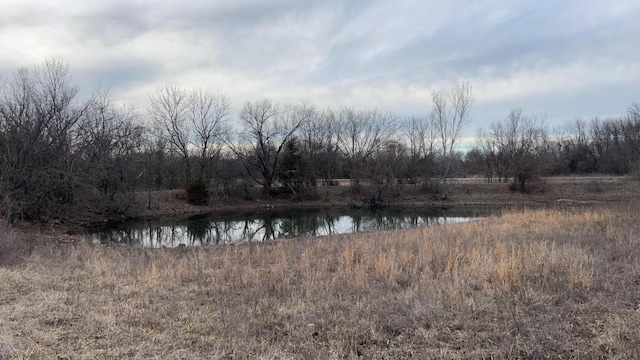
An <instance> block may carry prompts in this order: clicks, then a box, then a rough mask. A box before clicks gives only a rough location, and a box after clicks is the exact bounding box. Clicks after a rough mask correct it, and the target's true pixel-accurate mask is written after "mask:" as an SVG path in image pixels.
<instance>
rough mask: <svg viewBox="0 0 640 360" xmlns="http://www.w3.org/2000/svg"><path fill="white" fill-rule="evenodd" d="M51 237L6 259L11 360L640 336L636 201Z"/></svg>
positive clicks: (635, 340) (587, 350)
mask: <svg viewBox="0 0 640 360" xmlns="http://www.w3.org/2000/svg"><path fill="white" fill-rule="evenodd" d="M20 236H23V237H25V236H26V235H20V234H19V233H16V232H11V233H8V234H5V236H3V237H2V240H1V241H0V244H1V245H0V246H3V247H5V248H6V247H15V244H14V242H12V241H13V240H12V239H16V238H17V237H20ZM23 240H24V241H23V243H26V244H29V240H30V238H25V239H23ZM55 244H56V245H47V246H38V247H28V246H26V247H20V248H14V249H15V251H16V252H20V254H16V256H15V257H7V256H3V257H0V261H2V262H3V263H2V264H0V304H1V306H0V359H2V360H4V359H13V358H17V359H56V357H57V356H59V357H63V358H68V359H122V358H158V359H162V358H171V359H194V358H212V359H217V358H220V359H225V358H237V359H249V358H250V359H255V358H258V359H294V358H295V359H300V358H327V359H331V358H334V359H337V358H365V359H376V358H445V359H457V358H473V359H477V358H532V359H533V358H580V359H591V358H620V359H622V358H625V359H626V358H633V357H635V356H637V350H638V349H639V348H640V333H638V331H637V329H638V326H639V325H640V281H639V278H638V276H639V275H638V274H640V208H639V207H638V205H637V204H636V203H626V204H618V205H614V206H609V207H607V208H605V207H593V208H575V207H574V208H571V209H546V210H535V211H534V210H524V211H519V212H515V213H506V214H503V215H502V216H495V217H490V218H488V219H485V220H480V221H475V222H471V223H466V224H455V225H453V224H452V225H443V226H439V227H432V228H424V229H419V230H411V231H397V232H383V233H375V234H356V235H348V236H339V237H330V238H322V239H292V240H288V241H281V242H273V243H267V244H250V245H239V246H214V247H203V248H187V249H184V248H183V249H173V250H171V249H156V250H154V249H140V248H113V247H104V246H98V245H92V244H87V243H83V242H76V243H73V244H69V243H60V242H56V243H55ZM5 248H2V250H3V251H2V253H3V254H4V249H5ZM18 255H20V256H18Z"/></svg>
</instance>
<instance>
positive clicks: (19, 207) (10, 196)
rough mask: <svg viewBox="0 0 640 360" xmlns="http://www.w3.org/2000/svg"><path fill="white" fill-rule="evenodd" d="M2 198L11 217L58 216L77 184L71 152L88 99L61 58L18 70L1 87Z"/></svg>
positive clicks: (0, 193) (0, 173)
mask: <svg viewBox="0 0 640 360" xmlns="http://www.w3.org/2000/svg"><path fill="white" fill-rule="evenodd" d="M0 91H1V92H2V93H1V94H0V147H1V148H0V200H1V202H2V205H3V208H4V213H5V215H6V216H7V217H8V218H10V219H12V218H14V217H19V218H33V219H47V218H49V217H52V216H59V214H60V208H61V207H62V206H66V205H70V204H72V203H73V202H74V201H75V199H74V186H75V184H76V183H77V179H76V178H75V176H74V175H75V173H74V168H75V164H76V162H77V158H76V157H75V156H74V154H73V150H74V147H75V144H76V139H77V134H78V130H79V127H80V124H81V123H82V121H83V119H84V117H85V114H86V111H87V108H88V103H87V102H80V101H78V100H77V99H76V96H77V94H78V91H79V90H78V87H77V86H76V85H74V84H72V83H71V79H70V75H69V72H68V66H67V64H66V63H65V62H64V61H63V60H62V59H59V58H51V59H48V60H46V61H45V62H44V63H43V64H42V65H41V66H39V67H37V68H35V69H33V70H28V69H22V70H20V71H18V73H17V74H16V76H15V78H14V80H13V81H12V82H7V83H5V84H4V85H3V86H2V89H0Z"/></svg>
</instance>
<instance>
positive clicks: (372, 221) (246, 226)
mask: <svg viewBox="0 0 640 360" xmlns="http://www.w3.org/2000/svg"><path fill="white" fill-rule="evenodd" d="M486 214H487V212H486V211H485V212H484V213H483V212H481V211H479V210H443V209H386V210H383V211H368V210H351V209H321V210H318V209H316V210H300V209H296V210H287V211H265V212H252V213H233V214H225V215H219V214H218V215H199V216H192V217H188V218H181V219H169V220H153V221H142V222H140V221H137V222H129V223H125V224H122V225H120V226H118V227H115V228H110V229H103V230H102V231H98V232H94V233H91V234H89V237H90V238H91V239H92V240H93V241H94V242H97V243H116V244H123V245H132V246H144V247H162V246H166V247H176V246H179V245H181V244H184V245H187V246H200V245H213V244H226V243H242V242H249V241H269V240H275V239H280V238H290V237H298V236H326V235H331V234H344V233H354V232H362V231H378V230H393V229H408V228H415V227H422V226H429V225H437V224H442V223H455V222H461V221H468V220H470V219H473V218H478V217H480V216H483V215H486Z"/></svg>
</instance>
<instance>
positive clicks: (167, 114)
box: [149, 84, 192, 182]
mask: <svg viewBox="0 0 640 360" xmlns="http://www.w3.org/2000/svg"><path fill="white" fill-rule="evenodd" d="M188 103H189V94H188V92H187V91H186V90H185V89H183V88H181V87H179V86H178V85H175V84H167V85H164V86H161V87H160V88H159V89H158V90H157V92H156V93H155V94H153V95H151V96H150V97H149V117H150V118H151V120H153V121H154V122H155V123H156V124H157V125H158V126H159V127H160V129H161V130H162V135H163V136H164V137H165V139H166V141H167V143H168V144H169V146H170V151H172V152H173V153H175V154H178V155H179V156H180V157H181V158H182V162H183V166H184V180H185V182H189V181H190V180H191V164H190V162H189V145H190V144H191V136H192V134H191V132H192V128H191V126H189V125H190V124H188V118H187V116H188V115H187V112H188V106H189V104H188Z"/></svg>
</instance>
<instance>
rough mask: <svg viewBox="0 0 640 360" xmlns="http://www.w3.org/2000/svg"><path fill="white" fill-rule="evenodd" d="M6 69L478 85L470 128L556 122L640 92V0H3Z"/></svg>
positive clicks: (353, 86) (316, 85) (423, 109)
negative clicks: (61, 63) (510, 119)
mask: <svg viewBox="0 0 640 360" xmlns="http://www.w3.org/2000/svg"><path fill="white" fill-rule="evenodd" d="M0 9H1V10H0V50H1V51H2V53H1V55H0V73H3V74H10V73H12V72H14V71H15V70H17V69H18V68H20V67H31V66H35V65H38V64H40V63H42V61H43V60H44V59H46V58H47V57H51V56H61V57H63V58H64V60H66V61H67V62H68V64H69V66H70V69H71V72H72V76H73V79H74V80H75V81H76V82H77V83H78V84H79V85H80V86H81V87H82V88H89V87H90V86H91V85H92V84H96V83H98V82H101V83H104V84H108V85H111V86H112V90H113V93H114V94H115V96H116V97H117V98H118V99H121V100H128V101H129V102H133V103H136V104H139V105H140V106H141V107H142V106H144V103H145V101H146V99H147V97H148V95H149V94H150V93H152V92H154V91H155V90H156V89H157V88H158V87H159V86H160V85H161V84H164V83H168V82H171V83H178V84H183V85H187V86H192V87H202V88H206V89H209V90H211V91H214V92H220V93H224V94H227V95H228V96H229V97H230V98H231V99H232V100H233V103H234V108H235V110H236V111H237V110H239V109H240V108H241V107H242V105H243V103H244V102H245V101H247V100H249V101H254V100H258V99H262V98H270V99H272V100H274V101H278V102H299V101H300V100H306V101H307V102H309V103H311V104H314V105H316V106H318V107H333V108H339V107H342V106H353V107H357V108H364V109H371V108H377V109H379V110H383V111H387V110H389V111H392V112H395V113H399V114H425V113H428V112H429V111H430V108H431V101H430V92H431V90H433V89H440V88H448V87H451V86H452V85H454V84H456V83H459V82H461V81H469V82H470V83H471V85H472V86H473V89H474V93H475V96H476V103H475V105H474V108H473V110H472V116H473V122H472V123H471V125H470V126H469V127H468V128H467V134H469V135H472V134H473V133H474V132H475V129H477V128H478V127H486V126H488V124H490V123H491V122H492V121H496V120H503V119H504V118H505V117H506V115H507V114H508V112H509V111H510V110H511V109H513V108H515V107H521V108H522V109H523V112H524V113H525V114H541V115H546V117H547V119H548V121H549V122H550V123H551V125H553V124H554V123H558V122H563V121H565V120H569V119H574V118H577V117H581V118H585V119H590V118H592V117H594V116H600V117H608V116H615V115H619V114H623V113H624V112H625V111H626V109H627V107H628V106H629V105H630V104H631V103H633V102H637V101H640V1H638V0H629V1H626V0H608V1H593V0H579V1H578V0H575V1H574V0H565V1H563V0H552V1H545V0H531V1H466V0H465V1H462V0H450V1H431V0H425V1H418V0H415V1H409V0H393V1H391V0H370V1H366V0H353V1H347V0H342V1H340V0H317V1H303V0H233V1H231V0H229V1H185V0H182V1H169V0H157V1H142V0H108V1H107V0H102V1H100V0H95V1H92V0H3V1H2V6H1V7H0Z"/></svg>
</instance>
